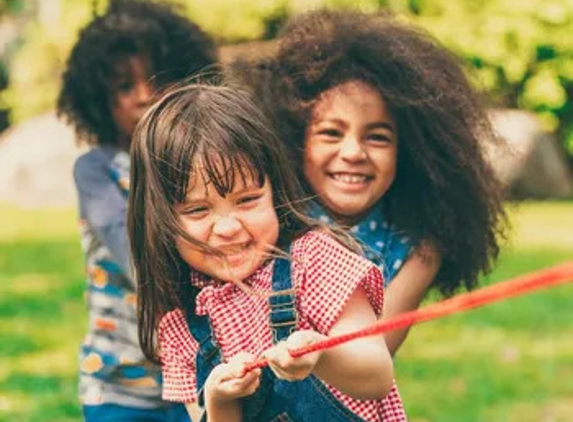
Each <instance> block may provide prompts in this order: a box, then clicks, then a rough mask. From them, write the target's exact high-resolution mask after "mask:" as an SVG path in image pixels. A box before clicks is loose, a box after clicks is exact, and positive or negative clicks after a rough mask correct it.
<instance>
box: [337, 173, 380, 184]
mask: <svg viewBox="0 0 573 422" xmlns="http://www.w3.org/2000/svg"><path fill="white" fill-rule="evenodd" d="M328 176H329V177H330V178H332V179H334V180H336V181H337V182H342V183H348V184H361V183H366V182H368V181H370V180H372V179H373V177H372V176H367V175H365V174H356V173H328Z"/></svg>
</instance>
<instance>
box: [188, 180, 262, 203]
mask: <svg viewBox="0 0 573 422" xmlns="http://www.w3.org/2000/svg"><path fill="white" fill-rule="evenodd" d="M263 188H264V185H263V186H257V185H256V184H253V185H246V186H245V187H243V188H241V189H237V190H236V191H233V192H229V195H230V194H234V195H241V194H243V193H245V192H249V191H259V190H261V189H263ZM192 190H193V189H190V190H189V191H187V195H185V198H184V199H183V202H182V204H191V203H199V202H204V201H208V200H209V198H208V196H207V195H205V196H201V197H200V198H193V197H189V194H190V192H191V191H192ZM217 195H218V194H217Z"/></svg>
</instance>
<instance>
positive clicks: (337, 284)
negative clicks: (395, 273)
mask: <svg viewBox="0 0 573 422" xmlns="http://www.w3.org/2000/svg"><path fill="white" fill-rule="evenodd" d="M301 249H302V251H301V253H302V254H303V256H302V262H304V274H303V275H302V278H301V280H302V283H301V284H300V286H299V292H300V293H299V297H300V302H299V303H300V308H301V312H302V314H303V315H304V316H305V318H307V319H308V321H309V322H310V324H311V325H312V326H313V327H315V329H316V330H317V331H319V332H321V333H323V334H328V332H329V331H330V329H331V328H332V326H333V325H334V324H335V323H336V321H337V320H338V318H339V317H340V314H341V313H342V311H343V309H344V307H345V306H346V303H347V302H348V300H349V299H350V297H351V296H352V294H353V293H354V291H355V290H356V288H357V287H358V286H361V287H362V288H364V290H365V291H366V294H367V295H368V299H369V301H370V303H371V305H372V308H373V309H374V312H375V313H376V314H377V315H380V314H381V312H382V303H383V277H382V274H381V272H380V270H379V268H378V267H377V266H376V265H374V264H373V263H371V262H370V261H368V260H367V259H366V258H364V257H362V256H359V255H357V254H355V253H353V252H351V251H350V250H348V249H347V248H346V247H345V246H343V245H341V244H340V243H338V242H337V241H336V240H335V239H333V238H332V237H331V236H330V235H328V234H326V233H320V232H316V233H315V232H313V233H312V234H311V236H309V240H308V241H307V242H306V244H305V245H304V246H303V247H302V248H301Z"/></svg>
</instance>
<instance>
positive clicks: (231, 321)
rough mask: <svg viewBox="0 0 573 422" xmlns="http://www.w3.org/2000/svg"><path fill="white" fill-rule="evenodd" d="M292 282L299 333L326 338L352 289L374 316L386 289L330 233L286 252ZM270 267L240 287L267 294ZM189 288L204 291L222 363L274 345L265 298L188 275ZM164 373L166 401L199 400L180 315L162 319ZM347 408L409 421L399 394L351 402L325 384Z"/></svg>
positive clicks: (190, 341) (378, 418) (204, 308)
mask: <svg viewBox="0 0 573 422" xmlns="http://www.w3.org/2000/svg"><path fill="white" fill-rule="evenodd" d="M291 255H292V265H291V268H292V270H291V271H292V279H293V286H294V288H295V289H296V310H297V313H298V327H297V328H298V329H301V330H304V329H313V330H315V331H318V332H320V333H322V334H325V335H326V334H328V332H329V330H330V329H331V327H332V326H333V325H334V324H335V322H336V321H337V319H338V317H339V316H340V314H341V312H342V310H343V308H344V306H345V305H346V303H347V301H348V300H349V298H350V296H351V295H352V293H353V292H354V290H355V289H356V288H357V287H358V286H359V285H360V286H362V287H363V288H364V290H365V291H366V293H367V295H368V298H369V300H370V303H371V304H372V307H373V308H374V310H375V312H376V313H377V314H378V315H379V314H380V313H381V311H382V301H383V288H382V286H383V283H382V281H383V280H382V275H381V273H380V271H379V270H378V268H377V267H376V266H375V265H374V264H372V263H371V262H370V261H368V260H367V259H365V258H362V257H360V256H358V255H356V254H354V253H352V252H350V251H349V250H348V249H346V248H345V247H344V246H342V245H340V244H339V243H338V242H337V241H336V240H334V239H333V238H331V237H330V236H329V235H328V234H326V233H323V232H319V231H311V232H309V233H307V234H305V235H304V236H302V237H301V238H299V239H297V240H295V241H294V242H293V244H292V247H291ZM273 264H274V261H271V262H269V263H268V264H266V265H264V266H263V267H261V268H260V269H259V270H257V271H256V272H255V273H254V274H253V275H252V276H251V277H249V279H248V280H245V283H246V284H248V285H249V286H250V287H251V288H252V289H254V290H256V291H263V292H270V291H271V280H272V274H273ZM191 282H192V283H194V284H196V285H199V286H200V287H202V289H201V291H200V293H199V294H198V295H197V300H196V304H197V306H196V312H197V314H198V315H205V314H207V315H208V316H209V319H210V321H211V326H212V328H213V333H214V336H215V338H216V341H217V343H218V344H219V346H220V348H221V352H222V355H223V359H224V360H227V359H229V358H230V357H232V356H234V355H235V354H237V353H238V352H240V351H246V352H249V353H252V354H254V355H255V356H260V355H261V354H262V353H263V352H264V351H265V350H266V349H268V348H269V347H271V346H272V345H273V343H272V334H271V329H270V327H269V314H270V309H269V306H268V303H267V299H266V298H265V297H263V296H258V295H251V294H246V293H245V292H243V291H242V290H241V289H239V288H238V287H237V286H236V285H234V284H232V283H221V282H216V281H212V280H206V279H205V278H203V276H201V275H199V274H197V273H195V272H193V273H192V276H191ZM159 347H160V350H161V361H162V369H163V398H164V399H165V400H169V401H177V402H184V403H190V402H194V401H196V400H197V391H196V385H195V356H196V354H197V352H198V344H197V342H196V341H195V339H194V338H193V337H192V336H191V334H190V333H189V330H188V328H187V323H186V321H185V316H184V314H183V312H182V311H181V310H179V309H176V310H174V311H171V312H169V313H168V314H166V315H165V316H164V317H163V319H162V320H161V323H160V325H159ZM327 387H328V388H329V389H330V391H331V392H332V394H333V395H334V396H336V397H337V398H338V399H339V400H340V401H341V402H342V403H343V404H344V405H345V406H346V407H347V408H348V409H350V410H351V411H352V412H354V413H356V414H357V415H358V416H360V417H361V418H363V419H364V420H366V421H373V422H382V421H384V422H386V421H391V422H395V421H396V422H401V421H406V416H405V414H404V409H403V407H402V401H401V399H400V395H399V393H398V390H397V388H396V385H394V386H393V388H392V390H391V391H390V393H389V394H388V396H386V398H385V399H383V400H356V399H353V398H351V397H348V396H347V395H344V394H342V393H341V392H340V391H338V390H336V389H335V388H333V387H330V386H328V385H327Z"/></svg>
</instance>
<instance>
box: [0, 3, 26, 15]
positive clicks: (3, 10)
mask: <svg viewBox="0 0 573 422" xmlns="http://www.w3.org/2000/svg"><path fill="white" fill-rule="evenodd" d="M23 6H24V0H2V1H0V16H3V15H6V14H9V13H10V14H11V13H18V12H19V11H20V10H21V9H22V7H23Z"/></svg>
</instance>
